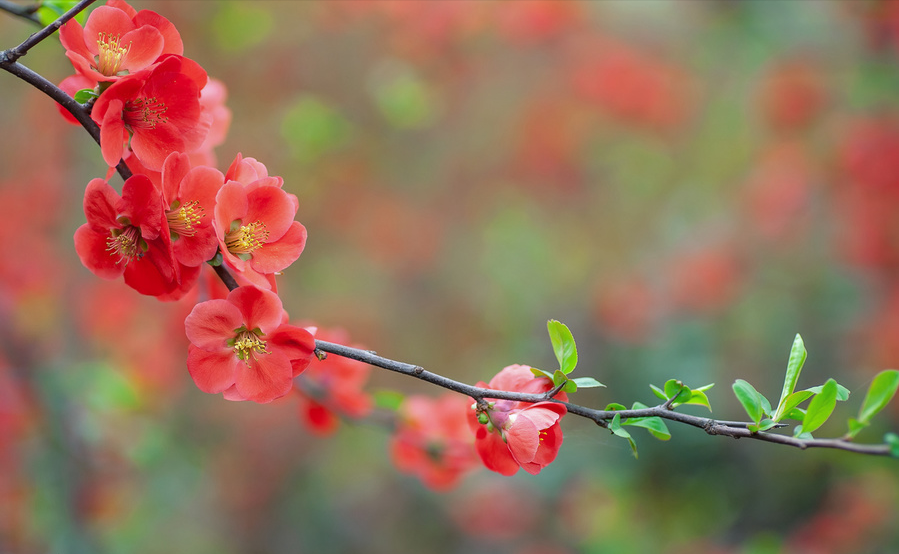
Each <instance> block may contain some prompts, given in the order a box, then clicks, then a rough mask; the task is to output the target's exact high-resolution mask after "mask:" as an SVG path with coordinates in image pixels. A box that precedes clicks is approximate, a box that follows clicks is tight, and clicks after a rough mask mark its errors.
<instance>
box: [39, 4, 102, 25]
mask: <svg viewBox="0 0 899 554" xmlns="http://www.w3.org/2000/svg"><path fill="white" fill-rule="evenodd" d="M77 3H78V0H43V1H42V2H41V7H40V8H38V10H37V12H36V15H37V18H38V19H39V20H40V22H41V25H43V26H44V27H46V26H47V25H49V24H51V23H53V22H54V21H56V20H57V19H59V16H61V15H62V14H64V13H66V12H67V11H69V10H70V9H72V8H74V7H75V4H77ZM88 12H89V10H84V11H82V12H80V13H79V14H78V15H76V16H75V19H76V20H77V21H78V23H81V25H82V26H84V22H85V21H87V14H88Z"/></svg>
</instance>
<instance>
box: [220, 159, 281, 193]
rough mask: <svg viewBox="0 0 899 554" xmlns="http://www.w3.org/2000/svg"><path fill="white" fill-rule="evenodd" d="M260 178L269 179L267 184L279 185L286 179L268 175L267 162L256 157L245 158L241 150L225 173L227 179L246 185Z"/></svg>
mask: <svg viewBox="0 0 899 554" xmlns="http://www.w3.org/2000/svg"><path fill="white" fill-rule="evenodd" d="M260 179H267V181H266V184H270V185H275V186H278V187H280V186H281V185H283V184H284V179H282V178H281V177H269V176H268V168H267V167H265V164H263V163H262V162H260V161H258V160H257V159H256V158H244V157H243V154H241V153H240V152H238V153H237V156H235V157H234V161H233V162H231V166H230V167H229V168H228V171H227V172H226V173H225V181H237V182H238V183H243V184H244V185H249V184H250V183H252V182H254V181H258V180H260Z"/></svg>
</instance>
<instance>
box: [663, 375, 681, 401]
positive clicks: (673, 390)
mask: <svg viewBox="0 0 899 554" xmlns="http://www.w3.org/2000/svg"><path fill="white" fill-rule="evenodd" d="M683 386H684V384H683V383H682V382H681V381H678V380H677V379H668V380H667V381H665V400H671V399H672V398H674V397H675V396H677V395H678V394H679V393H680V391H681V389H682V388H683Z"/></svg>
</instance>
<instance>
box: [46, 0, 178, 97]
mask: <svg viewBox="0 0 899 554" xmlns="http://www.w3.org/2000/svg"><path fill="white" fill-rule="evenodd" d="M59 39H60V41H61V42H62V45H63V47H65V49H66V56H67V57H68V58H69V60H70V61H71V62H72V65H73V66H74V67H75V71H77V72H78V73H79V74H81V75H83V76H85V77H86V78H88V79H91V80H93V81H94V82H97V81H117V80H119V79H121V78H122V77H123V76H125V75H131V74H134V73H135V72H137V71H140V70H142V69H146V68H147V67H149V66H150V65H152V64H153V63H155V62H156V61H157V59H158V58H159V57H160V56H162V55H165V54H177V55H179V56H180V55H181V54H182V53H183V52H184V45H183V43H182V42H181V35H180V34H179V33H178V30H177V29H175V26H174V25H173V24H172V23H171V22H170V21H169V20H168V19H166V18H164V17H162V16H161V15H159V14H157V13H156V12H152V11H150V10H141V11H139V12H138V11H135V9H134V8H132V7H131V6H129V5H128V4H127V3H125V2H123V1H120V0H110V1H109V2H108V3H107V5H105V6H100V7H98V8H97V9H95V10H94V11H92V12H91V14H90V16H89V17H88V18H87V22H86V23H85V25H84V27H83V28H82V27H81V24H80V23H78V22H77V21H75V20H74V19H71V20H69V21H68V22H67V23H66V24H65V25H63V26H62V27H61V28H60V29H59Z"/></svg>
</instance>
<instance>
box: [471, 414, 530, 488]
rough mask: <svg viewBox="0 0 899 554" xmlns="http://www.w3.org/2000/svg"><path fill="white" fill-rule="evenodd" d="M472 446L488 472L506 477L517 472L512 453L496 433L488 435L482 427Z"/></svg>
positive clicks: (516, 464) (516, 463)
mask: <svg viewBox="0 0 899 554" xmlns="http://www.w3.org/2000/svg"><path fill="white" fill-rule="evenodd" d="M474 444H475V449H476V450H477V451H478V455H479V456H480V457H481V461H482V462H484V466H485V467H486V468H487V469H489V470H490V471H495V472H497V473H499V474H501V475H506V476H509V475H515V474H516V473H517V472H518V467H519V466H518V462H516V461H515V458H513V457H512V453H511V452H509V448H508V447H507V446H506V443H504V442H503V439H502V437H500V436H499V434H498V433H488V432H487V428H486V427H483V426H482V427H480V428H479V429H478V431H477V435H475V443H474Z"/></svg>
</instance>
